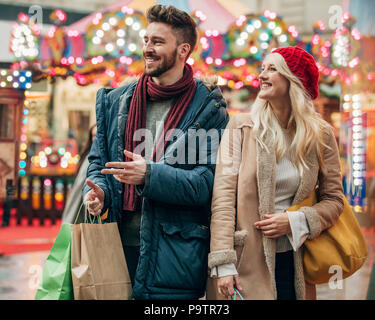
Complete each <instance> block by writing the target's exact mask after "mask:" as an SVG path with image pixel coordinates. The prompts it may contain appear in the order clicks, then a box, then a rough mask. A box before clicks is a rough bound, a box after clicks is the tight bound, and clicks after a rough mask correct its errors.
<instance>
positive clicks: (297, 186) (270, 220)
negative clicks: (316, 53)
mask: <svg viewBox="0 0 375 320" xmlns="http://www.w3.org/2000/svg"><path fill="white" fill-rule="evenodd" d="M318 78H319V72H318V69H317V67H316V63H315V61H314V59H313V57H312V56H311V55H310V54H309V53H307V52H306V51H304V50H303V49H300V48H298V47H286V48H278V49H276V50H274V51H273V52H272V53H271V54H269V55H268V56H266V58H265V59H264V61H263V65H262V72H261V74H260V76H259V80H260V92H259V94H258V96H257V99H256V100H255V102H254V105H253V106H252V109H251V112H250V114H239V115H236V116H233V117H232V118H231V120H230V122H229V123H228V125H227V129H226V130H225V133H224V135H223V138H222V141H221V144H220V149H219V154H218V159H217V165H216V174H215V182H214V190H213V198H212V218H211V249H210V250H211V252H210V254H209V258H208V265H209V268H210V275H211V277H210V278H209V280H208V284H207V298H208V299H226V298H229V297H231V296H233V293H234V288H236V289H237V290H238V291H239V292H240V294H241V295H242V297H243V298H244V299H283V300H284V299H288V300H294V299H315V298H316V293H315V286H313V285H309V284H307V283H305V281H304V277H303V265H302V248H301V246H302V245H303V242H304V241H305V240H306V239H314V238H315V237H317V236H319V234H320V233H321V232H322V231H323V230H325V229H327V228H329V227H330V226H332V224H333V223H335V221H336V220H337V219H338V217H339V215H340V213H341V211H342V209H343V200H342V196H343V189H342V184H341V174H340V162H339V152H338V147H337V144H336V140H335V137H334V134H333V130H332V128H331V126H330V125H329V124H328V123H327V122H325V121H324V120H323V119H322V118H321V117H320V115H319V114H318V113H317V112H316V111H315V109H314V106H313V103H312V100H313V99H315V98H316V97H317V96H318ZM317 184H319V200H320V202H318V203H317V204H315V205H314V206H312V207H301V208H300V209H299V211H295V212H288V213H286V212H285V209H287V208H289V207H290V206H292V205H295V204H298V203H300V202H301V201H302V200H304V199H306V198H307V197H309V196H310V194H311V193H312V192H313V191H314V188H315V186H316V185H317Z"/></svg>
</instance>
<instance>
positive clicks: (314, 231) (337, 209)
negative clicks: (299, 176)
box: [299, 129, 344, 239]
mask: <svg viewBox="0 0 375 320" xmlns="http://www.w3.org/2000/svg"><path fill="white" fill-rule="evenodd" d="M325 144H326V145H327V146H326V147H324V156H323V161H324V164H325V170H320V171H319V176H318V179H319V202H317V203H316V204H315V205H314V206H312V207H302V208H300V209H299V210H300V211H302V212H303V213H304V214H305V217H306V220H307V223H308V226H309V229H310V235H309V237H308V239H314V238H316V237H317V236H319V235H320V234H321V232H322V231H324V230H326V229H328V228H329V227H331V226H332V225H333V224H334V223H335V222H336V221H337V219H338V218H339V216H340V214H341V212H342V211H343V208H344V201H343V197H344V190H343V187H342V176H341V169H340V155H339V150H338V147H337V143H336V139H335V136H334V133H333V130H332V129H329V130H327V131H326V132H325ZM322 171H325V173H323V172H322Z"/></svg>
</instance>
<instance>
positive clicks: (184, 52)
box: [178, 43, 190, 60]
mask: <svg viewBox="0 0 375 320" xmlns="http://www.w3.org/2000/svg"><path fill="white" fill-rule="evenodd" d="M189 52H190V44H188V43H182V44H180V46H179V48H178V55H179V57H180V58H181V59H183V60H186V59H187V57H188V55H189Z"/></svg>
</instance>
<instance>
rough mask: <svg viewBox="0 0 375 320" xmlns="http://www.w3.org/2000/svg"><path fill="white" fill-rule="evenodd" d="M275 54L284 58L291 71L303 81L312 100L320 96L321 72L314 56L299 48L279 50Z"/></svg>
mask: <svg viewBox="0 0 375 320" xmlns="http://www.w3.org/2000/svg"><path fill="white" fill-rule="evenodd" d="M274 52H277V53H279V54H281V55H282V56H283V58H284V60H285V62H286V64H287V65H288V67H289V69H290V71H291V72H292V73H293V74H294V75H296V76H297V77H298V78H299V79H300V80H301V82H302V84H303V86H304V87H305V89H306V90H307V92H308V93H309V94H310V96H311V98H312V99H315V98H316V97H317V96H318V94H319V87H318V81H319V70H318V67H317V66H316V62H315V60H314V58H313V56H312V55H311V54H310V53H308V52H307V51H305V50H303V49H301V48H299V47H284V48H277V49H275V50H273V51H272V53H274Z"/></svg>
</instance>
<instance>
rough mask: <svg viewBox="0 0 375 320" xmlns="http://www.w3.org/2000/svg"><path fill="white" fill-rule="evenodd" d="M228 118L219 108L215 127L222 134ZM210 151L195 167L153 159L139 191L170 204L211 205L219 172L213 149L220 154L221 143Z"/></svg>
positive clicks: (138, 187)
mask: <svg viewBox="0 0 375 320" xmlns="http://www.w3.org/2000/svg"><path fill="white" fill-rule="evenodd" d="M227 122H228V114H227V112H226V111H225V112H219V113H218V117H217V121H216V127H215V128H211V129H214V130H218V132H219V136H220V135H221V132H220V131H221V130H222V129H224V128H225V126H226V124H227ZM212 145H214V144H212ZM217 145H218V143H217ZM209 151H210V152H207V154H206V155H205V156H206V158H205V159H204V160H205V161H204V162H203V161H201V160H203V159H200V160H198V165H197V166H196V167H194V168H193V169H184V168H175V167H173V166H170V165H168V164H166V163H156V162H152V161H149V162H148V163H147V169H146V177H145V184H144V185H143V186H137V188H136V190H137V193H138V194H139V195H140V196H143V197H147V198H149V199H151V200H156V201H160V202H164V203H168V204H175V205H183V206H204V205H208V204H209V203H210V201H211V196H212V186H213V181H214V172H215V165H214V164H212V161H211V160H210V159H211V157H212V153H214V155H215V158H216V154H217V147H216V149H215V147H212V148H211V150H209ZM199 163H201V164H199ZM202 163H205V164H202Z"/></svg>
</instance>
